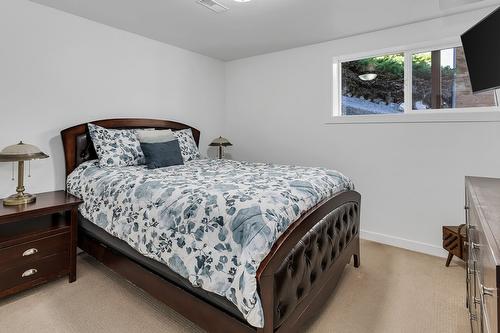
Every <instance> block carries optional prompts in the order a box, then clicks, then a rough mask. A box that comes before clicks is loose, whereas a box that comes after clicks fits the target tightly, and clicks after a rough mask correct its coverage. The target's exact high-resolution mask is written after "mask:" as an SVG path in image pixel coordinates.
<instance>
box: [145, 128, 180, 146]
mask: <svg viewBox="0 0 500 333" xmlns="http://www.w3.org/2000/svg"><path fill="white" fill-rule="evenodd" d="M135 134H136V135H137V138H138V139H139V142H140V143H159V142H167V141H173V140H177V138H176V137H175V136H174V134H173V132H172V130H152V131H151V130H136V131H135Z"/></svg>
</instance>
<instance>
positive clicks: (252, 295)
mask: <svg viewBox="0 0 500 333" xmlns="http://www.w3.org/2000/svg"><path fill="white" fill-rule="evenodd" d="M67 188H68V191H69V192H70V193H72V194H74V195H75V196H77V197H80V198H81V199H83V200H84V203H83V204H82V205H81V206H80V208H79V209H80V212H81V213H82V214H83V216H84V217H85V218H87V219H88V220H89V221H91V222H93V223H95V224H97V225H98V226H100V227H101V228H103V229H105V230H106V231H107V232H108V233H110V234H112V235H113V236H115V237H118V238H120V239H122V240H124V241H125V242H127V243H128V244H129V245H130V246H132V247H133V248H134V249H136V250H137V251H138V252H140V253H141V254H142V255H144V256H147V257H149V258H152V259H155V260H157V261H159V262H162V263H164V264H166V265H167V266H168V267H169V268H170V269H172V270H173V271H175V272H177V273H178V274H180V275H181V276H183V277H184V278H186V279H188V280H189V281H190V282H191V283H192V284H193V285H194V286H196V287H200V288H203V289H205V290H208V291H210V292H214V293H217V294H219V295H221V296H224V297H226V298H227V299H229V300H230V301H231V302H233V303H234V304H235V305H236V306H237V307H238V309H239V310H240V311H241V313H242V314H243V315H244V317H245V318H246V320H247V321H248V322H249V323H250V324H251V325H252V326H255V327H263V324H264V316H263V312H262V306H261V301H260V298H259V295H258V293H257V281H256V272H257V269H258V267H259V265H260V263H261V261H262V260H263V259H264V258H265V257H266V255H267V254H268V253H269V251H270V250H271V247H272V246H273V244H274V243H275V242H276V240H277V239H278V238H279V236H280V235H281V234H282V233H283V232H284V231H285V230H286V228H287V227H288V226H289V225H290V224H291V223H293V222H294V221H296V220H298V219H299V217H300V216H301V215H302V214H303V213H304V212H306V211H307V210H309V209H310V208H312V207H313V206H315V205H316V204H318V203H319V202H321V201H323V200H324V199H327V198H329V197H331V196H333V195H334V194H336V193H338V192H341V191H344V190H348V189H353V184H352V183H351V181H350V180H349V178H347V177H345V176H343V175H342V174H341V173H339V172H337V171H333V170H328V169H322V168H308V167H298V166H282V165H271V164H261V163H248V162H236V161H229V160H194V161H190V162H188V163H187V164H185V165H181V166H174V167H168V168H161V169H155V170H148V169H146V168H145V167H144V166H128V167H120V168H110V167H99V165H98V162H97V161H89V162H85V163H83V164H81V165H80V166H79V167H78V168H77V169H76V170H75V171H74V172H73V173H72V174H71V175H69V176H68V182H67Z"/></svg>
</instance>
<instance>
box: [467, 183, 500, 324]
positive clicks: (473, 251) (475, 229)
mask: <svg viewBox="0 0 500 333" xmlns="http://www.w3.org/2000/svg"><path fill="white" fill-rule="evenodd" d="M465 192H466V198H465V212H466V214H465V216H466V228H467V234H468V249H467V257H468V260H467V261H466V262H467V265H466V268H467V272H466V281H467V307H468V309H469V317H470V322H471V327H472V331H473V332H498V328H499V327H500V326H499V322H498V320H499V318H500V316H499V309H500V307H499V303H498V302H499V298H498V288H499V287H500V179H493V178H479V177H467V178H466V180H465Z"/></svg>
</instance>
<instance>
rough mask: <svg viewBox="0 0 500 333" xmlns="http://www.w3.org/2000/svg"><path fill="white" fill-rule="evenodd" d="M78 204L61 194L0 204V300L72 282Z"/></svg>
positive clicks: (75, 200) (74, 264)
mask: <svg viewBox="0 0 500 333" xmlns="http://www.w3.org/2000/svg"><path fill="white" fill-rule="evenodd" d="M81 203H82V201H81V200H80V199H78V198H76V197H74V196H72V195H70V194H67V193H66V192H64V191H55V192H47V193H41V194H37V198H36V202H35V203H32V204H27V205H22V206H4V205H3V202H2V200H0V298H1V297H4V296H8V295H12V294H15V293H17V292H20V291H22V290H25V289H29V288H31V287H34V286H37V285H40V284H42V283H45V282H48V281H50V280H53V279H56V278H59V277H62V276H66V275H68V276H69V282H73V281H75V280H76V244H77V225H78V220H77V217H78V205H79V204H81Z"/></svg>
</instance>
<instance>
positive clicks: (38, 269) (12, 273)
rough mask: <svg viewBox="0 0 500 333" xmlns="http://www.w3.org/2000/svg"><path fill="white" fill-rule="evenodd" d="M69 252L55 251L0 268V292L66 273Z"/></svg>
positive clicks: (31, 284) (44, 280)
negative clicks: (35, 259)
mask: <svg viewBox="0 0 500 333" xmlns="http://www.w3.org/2000/svg"><path fill="white" fill-rule="evenodd" d="M68 268H69V252H61V253H57V254H54V255H51V256H48V257H45V258H42V259H40V260H37V261H33V262H30V263H25V264H22V265H16V266H11V267H10V268H7V269H4V268H0V294H2V291H3V292H5V291H7V290H9V289H13V288H14V287H18V288H19V289H24V288H23V287H25V286H26V285H30V286H35V285H37V284H40V283H44V282H46V281H48V280H50V279H52V278H55V277H57V276H59V275H64V274H67V273H68ZM7 294H8V293H7Z"/></svg>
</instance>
